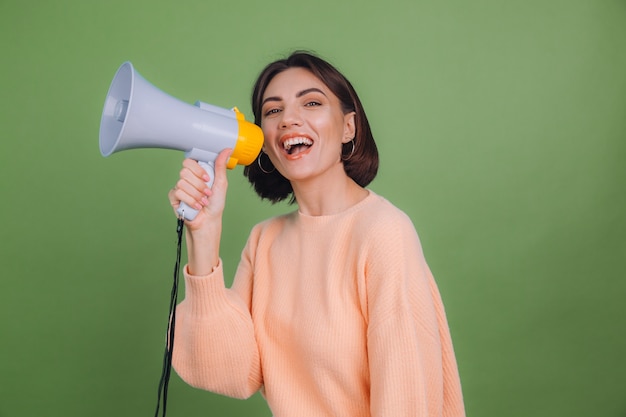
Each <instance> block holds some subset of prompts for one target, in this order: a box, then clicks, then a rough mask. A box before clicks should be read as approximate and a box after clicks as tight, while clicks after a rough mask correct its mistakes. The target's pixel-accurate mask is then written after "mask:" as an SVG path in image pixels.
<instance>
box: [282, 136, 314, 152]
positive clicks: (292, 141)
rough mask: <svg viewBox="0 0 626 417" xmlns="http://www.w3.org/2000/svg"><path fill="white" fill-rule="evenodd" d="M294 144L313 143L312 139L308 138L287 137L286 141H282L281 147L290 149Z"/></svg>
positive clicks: (308, 144) (309, 144)
mask: <svg viewBox="0 0 626 417" xmlns="http://www.w3.org/2000/svg"><path fill="white" fill-rule="evenodd" d="M295 145H307V146H311V145H313V141H312V140H311V139H309V138H301V137H298V138H289V139H287V140H286V141H284V142H283V147H284V148H285V150H289V149H291V147H292V146H295Z"/></svg>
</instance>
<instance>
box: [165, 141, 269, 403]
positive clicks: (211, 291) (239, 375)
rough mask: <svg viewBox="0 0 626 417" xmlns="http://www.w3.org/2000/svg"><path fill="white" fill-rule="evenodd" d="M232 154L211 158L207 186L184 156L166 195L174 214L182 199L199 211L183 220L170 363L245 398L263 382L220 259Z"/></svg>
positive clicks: (245, 317)
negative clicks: (180, 289)
mask: <svg viewBox="0 0 626 417" xmlns="http://www.w3.org/2000/svg"><path fill="white" fill-rule="evenodd" d="M230 153H231V152H230V150H225V151H223V152H221V153H220V154H219V156H218V158H217V160H216V161H215V181H214V182H213V186H212V188H210V189H209V188H208V187H207V186H206V182H207V181H208V180H209V178H208V176H207V173H206V172H205V171H204V169H202V167H200V165H199V164H198V163H197V162H196V161H194V160H192V159H186V160H185V161H184V162H183V169H182V170H181V172H180V179H179V181H178V182H177V183H176V187H175V188H174V189H173V190H172V191H170V193H169V200H170V203H171V205H172V207H173V208H174V211H175V212H176V209H177V208H178V206H179V204H180V202H181V201H183V202H185V203H186V204H188V205H189V206H190V207H193V208H195V209H198V210H199V212H198V215H197V216H196V218H195V219H194V220H193V221H186V222H185V226H186V231H187V233H186V240H187V255H188V264H187V265H186V266H185V270H184V274H185V299H184V300H183V301H182V302H181V303H180V304H179V306H178V308H177V314H176V327H175V329H176V331H175V336H174V349H173V366H174V368H175V369H176V372H177V373H178V374H179V375H180V377H181V378H182V379H183V380H185V381H186V382H187V383H189V384H190V385H192V386H195V387H198V388H203V389H206V390H209V391H213V392H217V393H220V394H223V395H228V396H232V397H237V398H247V397H249V396H250V395H252V394H253V393H254V392H256V391H257V390H258V389H259V388H260V387H261V384H262V378H261V375H260V361H259V353H258V348H257V345H256V340H255V337H254V329H253V324H252V319H251V317H250V313H249V307H248V306H247V305H245V303H244V302H243V301H242V298H241V297H239V296H238V295H237V294H236V293H235V292H234V291H232V290H229V289H227V288H225V286H224V276H223V271H222V265H221V262H220V258H219V247H220V238H221V231H222V213H223V211H224V204H225V200H226V191H227V188H228V182H227V178H226V161H227V159H228V157H229V156H230ZM243 279H251V277H244V278H243Z"/></svg>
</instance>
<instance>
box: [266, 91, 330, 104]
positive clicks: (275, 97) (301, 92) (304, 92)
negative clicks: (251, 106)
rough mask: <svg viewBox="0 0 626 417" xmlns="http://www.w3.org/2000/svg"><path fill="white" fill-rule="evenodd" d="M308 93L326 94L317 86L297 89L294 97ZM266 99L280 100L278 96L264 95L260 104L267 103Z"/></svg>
mask: <svg viewBox="0 0 626 417" xmlns="http://www.w3.org/2000/svg"><path fill="white" fill-rule="evenodd" d="M309 93H321V94H323V95H326V93H324V92H323V91H322V90H320V89H319V88H316V87H311V88H307V89H305V90H302V91H299V92H298V94H296V97H298V98H299V97H302V96H304V95H307V94H309ZM268 101H282V98H280V97H278V96H272V97H266V98H265V99H264V100H263V102H262V103H261V106H263V105H264V104H265V103H267V102H268Z"/></svg>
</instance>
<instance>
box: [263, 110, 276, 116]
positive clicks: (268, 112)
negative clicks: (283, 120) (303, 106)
mask: <svg viewBox="0 0 626 417" xmlns="http://www.w3.org/2000/svg"><path fill="white" fill-rule="evenodd" d="M278 111H279V110H278V109H269V110H267V111H266V112H265V115H266V116H271V115H272V114H275V113H278Z"/></svg>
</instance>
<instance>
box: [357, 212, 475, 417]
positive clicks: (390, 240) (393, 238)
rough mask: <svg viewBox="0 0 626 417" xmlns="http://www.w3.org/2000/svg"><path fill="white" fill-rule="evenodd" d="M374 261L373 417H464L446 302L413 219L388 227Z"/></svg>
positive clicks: (382, 229) (371, 329)
mask: <svg viewBox="0 0 626 417" xmlns="http://www.w3.org/2000/svg"><path fill="white" fill-rule="evenodd" d="M381 226H382V227H380V228H379V230H378V231H377V234H376V236H377V239H375V241H374V242H373V244H372V248H371V254H370V257H369V260H368V274H367V284H368V285H367V287H368V314H369V329H368V355H369V366H370V378H371V410H372V416H388V415H393V416H396V417H403V416H407V417H408V416H429V417H434V416H440V417H441V416H444V417H452V416H454V417H462V416H464V415H465V412H464V406H463V398H462V392H461V385H460V380H459V375H458V370H457V366H456V360H455V356H454V351H453V347H452V341H451V339H450V333H449V329H448V324H447V321H446V316H445V311H444V307H443V303H442V301H441V298H440V296H439V291H438V289H437V286H436V283H435V281H434V279H433V277H432V275H431V272H430V269H429V268H428V265H427V264H426V261H425V260H424V257H423V254H422V248H421V245H420V242H419V238H418V236H417V233H415V229H414V227H413V225H412V223H411V222H410V220H409V219H408V218H405V219H402V218H400V219H395V220H392V221H391V222H385V224H384V225H381Z"/></svg>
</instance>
